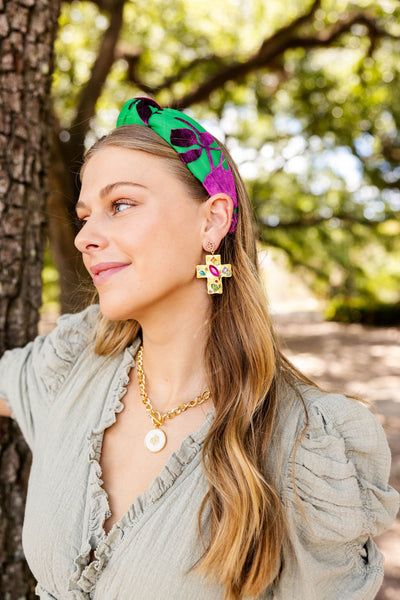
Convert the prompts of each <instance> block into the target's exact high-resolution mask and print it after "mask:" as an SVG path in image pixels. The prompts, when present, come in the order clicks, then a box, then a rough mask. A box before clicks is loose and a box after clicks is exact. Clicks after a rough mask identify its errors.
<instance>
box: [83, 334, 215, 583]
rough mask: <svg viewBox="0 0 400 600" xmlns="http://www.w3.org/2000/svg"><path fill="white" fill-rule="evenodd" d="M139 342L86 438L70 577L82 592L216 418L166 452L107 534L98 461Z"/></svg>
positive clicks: (180, 469)
mask: <svg viewBox="0 0 400 600" xmlns="http://www.w3.org/2000/svg"><path fill="white" fill-rule="evenodd" d="M139 346H140V339H139V338H138V339H136V340H135V341H134V343H133V344H132V345H131V346H129V347H127V348H126V349H125V351H124V354H123V358H122V361H121V364H120V366H119V368H118V373H117V374H116V377H115V380H116V385H115V388H114V389H113V390H112V391H111V392H110V393H109V394H108V396H107V399H106V401H105V406H104V410H103V413H102V416H101V419H100V423H99V426H98V428H97V429H94V430H92V432H91V434H90V435H89V438H88V440H89V463H90V473H89V482H88V488H89V489H88V499H87V503H88V504H87V507H86V515H87V520H86V523H85V527H84V531H85V532H86V534H84V535H85V539H84V540H83V544H82V550H81V553H80V555H79V556H78V557H77V558H76V560H75V564H76V565H77V566H78V567H79V569H78V572H75V574H74V576H73V579H74V580H75V581H76V583H77V584H78V585H79V586H80V588H81V589H82V590H83V591H85V592H90V591H91V590H92V589H93V588H94V586H95V583H96V580H97V579H98V577H99V575H100V573H101V571H102V569H103V568H104V566H105V565H106V563H107V562H108V559H109V557H110V556H111V555H112V553H113V551H114V549H115V548H116V547H117V546H118V545H119V542H120V541H121V540H122V537H123V536H124V533H125V531H126V530H127V529H128V528H129V527H131V526H132V525H133V523H134V522H135V521H137V520H139V519H140V517H141V516H142V515H143V514H144V512H145V510H146V508H147V507H148V506H150V505H152V504H154V503H155V502H156V501H157V500H158V499H159V498H161V497H162V496H163V495H164V494H165V493H167V491H168V490H169V489H170V488H171V487H172V486H173V485H174V483H175V481H176V480H177V479H178V477H179V476H180V475H181V474H182V473H183V471H184V470H185V467H186V466H187V465H189V464H190V463H191V462H192V461H193V459H194V458H195V457H196V456H197V455H199V452H200V450H201V447H202V443H203V441H204V439H205V437H206V435H207V433H208V430H209V428H210V425H211V422H212V420H213V416H214V411H213V410H211V411H209V412H208V413H207V414H206V415H205V420H204V422H203V424H202V425H201V427H200V428H199V429H198V430H197V431H195V432H193V433H191V434H188V435H187V436H186V437H185V438H184V439H183V440H182V442H181V444H180V446H179V448H178V449H177V450H176V451H174V452H172V453H171V454H170V455H169V457H168V458H167V459H166V461H165V463H164V465H163V467H162V468H161V470H160V472H159V473H158V475H157V476H156V477H155V478H154V479H153V480H152V481H151V482H150V484H149V486H148V488H147V489H146V490H145V491H144V492H142V493H141V494H140V495H139V496H137V497H135V498H134V499H133V501H132V503H131V504H130V505H129V507H128V509H127V510H126V511H125V513H124V514H123V515H122V516H121V517H120V519H119V520H118V521H116V522H115V523H114V525H113V526H112V527H111V529H110V530H109V532H108V533H106V531H105V529H104V523H105V521H106V519H107V518H108V516H110V514H111V513H110V509H109V504H108V495H107V491H106V490H105V489H104V488H103V481H102V479H101V475H102V470H101V466H100V459H101V452H102V446H103V438H104V432H105V431H106V429H107V428H108V427H111V426H112V425H113V424H114V423H115V421H116V418H117V414H118V413H119V412H121V411H122V410H123V408H124V404H123V402H122V398H123V397H124V395H125V393H126V390H127V386H128V384H129V381H130V372H131V369H132V368H133V367H134V366H135V356H136V353H137V351H138V349H139Z"/></svg>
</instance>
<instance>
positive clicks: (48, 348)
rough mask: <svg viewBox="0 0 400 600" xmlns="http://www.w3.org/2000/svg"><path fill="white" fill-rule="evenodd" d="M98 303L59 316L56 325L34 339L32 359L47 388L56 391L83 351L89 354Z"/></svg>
mask: <svg viewBox="0 0 400 600" xmlns="http://www.w3.org/2000/svg"><path fill="white" fill-rule="evenodd" d="M98 315H99V306H98V305H91V306H89V307H88V308H86V309H85V310H83V311H81V312H79V313H74V314H65V315H62V316H61V317H59V319H58V320H57V324H56V327H55V328H54V329H53V331H51V333H49V334H48V335H46V336H38V338H36V340H35V341H34V342H33V347H32V352H31V360H32V366H33V368H35V369H37V372H38V373H39V374H40V378H41V379H42V381H43V383H44V385H45V387H46V389H47V391H48V392H49V393H51V394H54V393H55V392H56V391H57V390H58V389H59V387H60V385H61V383H62V382H63V381H64V380H65V378H66V377H67V375H68V374H69V373H70V371H71V370H72V368H73V366H74V364H75V363H76V362H77V360H78V359H79V357H80V356H81V355H82V354H83V353H90V350H91V347H92V342H93V340H94V333H95V330H96V324H97V319H98Z"/></svg>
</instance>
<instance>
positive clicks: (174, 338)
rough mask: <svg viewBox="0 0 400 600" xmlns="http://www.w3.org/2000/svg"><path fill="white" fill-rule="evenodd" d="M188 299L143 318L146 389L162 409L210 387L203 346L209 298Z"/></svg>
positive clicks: (188, 398) (205, 338) (163, 410)
mask: <svg viewBox="0 0 400 600" xmlns="http://www.w3.org/2000/svg"><path fill="white" fill-rule="evenodd" d="M195 306H196V308H195V309H194V308H193V304H188V303H186V304H185V305H184V306H183V307H182V306H180V307H179V308H178V307H177V306H175V307H174V309H173V310H171V311H169V312H168V313H166V312H165V310H163V311H160V312H159V313H158V314H153V315H152V318H151V319H148V320H147V319H144V320H143V321H142V322H141V326H142V335H143V349H144V350H143V370H144V373H145V376H146V391H147V394H148V395H149V397H150V399H151V402H152V404H153V407H154V408H155V409H157V410H159V411H161V412H166V411H168V410H170V409H171V408H173V407H175V406H178V405H179V404H182V403H184V402H189V401H190V400H193V399H194V398H195V397H196V396H198V395H199V394H201V393H202V392H204V391H205V390H206V389H207V380H206V373H205V365H204V349H205V345H206V342H207V336H208V310H209V300H208V298H206V300H205V301H204V302H202V303H201V305H200V306H199V305H195Z"/></svg>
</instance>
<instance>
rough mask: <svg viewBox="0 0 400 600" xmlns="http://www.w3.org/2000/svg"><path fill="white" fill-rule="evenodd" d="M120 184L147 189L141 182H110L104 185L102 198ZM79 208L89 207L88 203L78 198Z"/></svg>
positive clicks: (77, 204)
mask: <svg viewBox="0 0 400 600" xmlns="http://www.w3.org/2000/svg"><path fill="white" fill-rule="evenodd" d="M120 186H131V187H140V188H144V189H146V186H145V185H141V184H140V183H134V182H133V181H116V182H115V183H109V184H108V185H106V186H105V187H103V188H102V189H101V190H100V192H99V195H100V198H106V196H108V195H109V194H111V192H112V191H113V190H114V189H115V188H117V187H120ZM77 208H87V205H86V204H85V203H84V202H83V201H82V200H78V202H77V203H76V205H75V209H77Z"/></svg>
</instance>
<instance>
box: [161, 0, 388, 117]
mask: <svg viewBox="0 0 400 600" xmlns="http://www.w3.org/2000/svg"><path fill="white" fill-rule="evenodd" d="M315 6H317V5H315ZM312 16H313V12H311V11H310V12H309V13H308V14H307V15H304V16H303V17H301V18H299V19H297V20H296V21H294V22H293V23H292V24H290V25H288V26H287V27H284V28H282V29H280V30H279V31H277V32H276V33H275V34H274V35H273V36H271V37H270V38H268V39H267V40H265V41H264V42H263V43H262V45H261V47H260V49H259V50H258V52H257V53H256V54H254V55H253V56H252V57H250V58H249V60H247V61H246V62H234V63H232V64H230V65H229V66H226V67H224V68H222V69H221V70H220V71H218V72H217V73H215V74H214V75H212V76H211V77H209V78H208V79H206V80H205V81H203V83H201V84H200V85H199V86H198V87H197V88H196V89H194V90H193V91H191V92H189V93H188V94H186V95H185V96H183V97H182V98H180V99H178V100H175V101H173V102H172V103H171V107H172V108H178V107H179V108H186V107H187V106H190V105H192V104H195V103H197V102H201V101H202V100H205V99H206V98H208V97H209V95H210V94H211V93H212V92H213V91H214V90H215V89H217V88H219V87H222V86H223V85H224V84H225V83H227V82H228V81H237V80H239V79H241V78H243V77H244V76H245V75H247V74H248V73H250V72H252V71H255V70H257V69H260V68H264V67H269V66H271V64H273V62H274V61H276V60H277V58H278V57H282V55H283V54H284V52H285V51H286V50H288V49H294V48H307V49H310V48H318V47H326V46H330V45H332V44H333V43H334V42H335V41H337V39H338V38H339V37H340V36H341V35H342V34H343V33H346V32H347V31H349V30H350V29H351V27H352V26H353V25H355V24H356V23H358V24H361V25H365V26H366V27H368V30H369V33H370V36H371V38H372V37H374V39H375V38H376V37H390V38H392V39H400V38H398V37H396V36H394V35H392V34H390V33H388V32H386V31H385V30H384V29H382V28H380V27H378V25H377V23H376V22H375V20H374V19H373V17H372V16H370V15H369V14H368V13H360V12H357V13H354V14H352V15H348V16H346V17H344V18H343V19H341V20H340V21H339V22H338V23H337V24H335V25H333V26H332V27H329V28H328V29H326V30H324V31H320V32H318V33H316V34H315V35H311V36H300V35H298V36H293V32H294V31H295V30H296V29H297V28H298V27H299V26H300V25H303V24H304V23H305V22H306V20H307V19H310V18H311V17H312ZM159 88H160V89H162V86H159Z"/></svg>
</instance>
